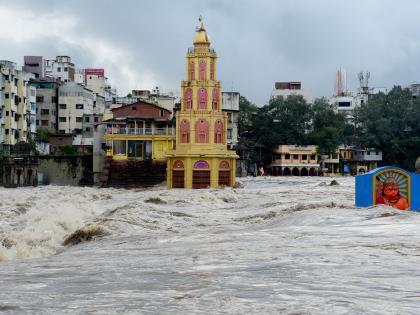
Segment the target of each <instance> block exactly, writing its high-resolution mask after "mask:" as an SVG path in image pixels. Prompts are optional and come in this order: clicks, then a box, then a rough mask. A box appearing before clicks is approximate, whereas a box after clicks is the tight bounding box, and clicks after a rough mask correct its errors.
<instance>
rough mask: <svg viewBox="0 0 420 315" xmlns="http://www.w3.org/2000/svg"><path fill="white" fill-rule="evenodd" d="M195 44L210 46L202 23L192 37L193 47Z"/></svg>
mask: <svg viewBox="0 0 420 315" xmlns="http://www.w3.org/2000/svg"><path fill="white" fill-rule="evenodd" d="M195 44H207V45H210V37H209V36H208V35H207V32H206V29H205V28H204V25H203V23H201V25H200V27H199V28H198V29H197V33H196V34H195V36H194V45H195Z"/></svg>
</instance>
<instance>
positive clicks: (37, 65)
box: [23, 56, 45, 80]
mask: <svg viewBox="0 0 420 315" xmlns="http://www.w3.org/2000/svg"><path fill="white" fill-rule="evenodd" d="M23 64H24V65H23V70H24V71H25V72H30V73H33V74H34V75H35V79H38V80H39V79H42V78H44V77H45V71H44V58H43V57H42V56H24V57H23Z"/></svg>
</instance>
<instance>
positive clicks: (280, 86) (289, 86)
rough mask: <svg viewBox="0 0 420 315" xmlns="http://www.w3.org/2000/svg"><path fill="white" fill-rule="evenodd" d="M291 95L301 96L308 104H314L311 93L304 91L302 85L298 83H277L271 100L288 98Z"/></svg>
mask: <svg viewBox="0 0 420 315" xmlns="http://www.w3.org/2000/svg"><path fill="white" fill-rule="evenodd" d="M289 95H301V96H303V98H304V99H305V101H306V102H308V103H312V102H313V100H314V97H313V95H312V93H311V92H309V91H306V90H302V83H301V82H299V81H296V82H276V83H275V84H274V90H273V92H272V93H271V98H276V97H283V98H287V97H288V96H289Z"/></svg>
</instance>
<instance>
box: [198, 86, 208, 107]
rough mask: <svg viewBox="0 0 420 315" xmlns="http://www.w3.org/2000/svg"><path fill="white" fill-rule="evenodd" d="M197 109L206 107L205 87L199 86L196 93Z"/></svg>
mask: <svg viewBox="0 0 420 315" xmlns="http://www.w3.org/2000/svg"><path fill="white" fill-rule="evenodd" d="M197 101H198V102H197V103H198V109H207V89H205V88H200V89H199V90H198V94H197Z"/></svg>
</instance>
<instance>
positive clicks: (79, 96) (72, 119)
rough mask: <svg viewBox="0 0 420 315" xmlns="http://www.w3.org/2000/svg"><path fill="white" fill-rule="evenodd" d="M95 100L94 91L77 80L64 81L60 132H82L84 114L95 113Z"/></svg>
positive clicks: (61, 90)
mask: <svg viewBox="0 0 420 315" xmlns="http://www.w3.org/2000/svg"><path fill="white" fill-rule="evenodd" d="M95 101H96V94H95V93H94V92H93V91H90V90H88V89H87V88H85V87H84V86H82V85H80V84H77V83H75V82H66V83H63V84H62V85H61V86H60V87H59V98H58V104H59V105H58V132H59V133H75V134H82V132H83V119H84V116H85V115H92V114H93V113H94V104H95ZM102 114H103V113H102Z"/></svg>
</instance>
